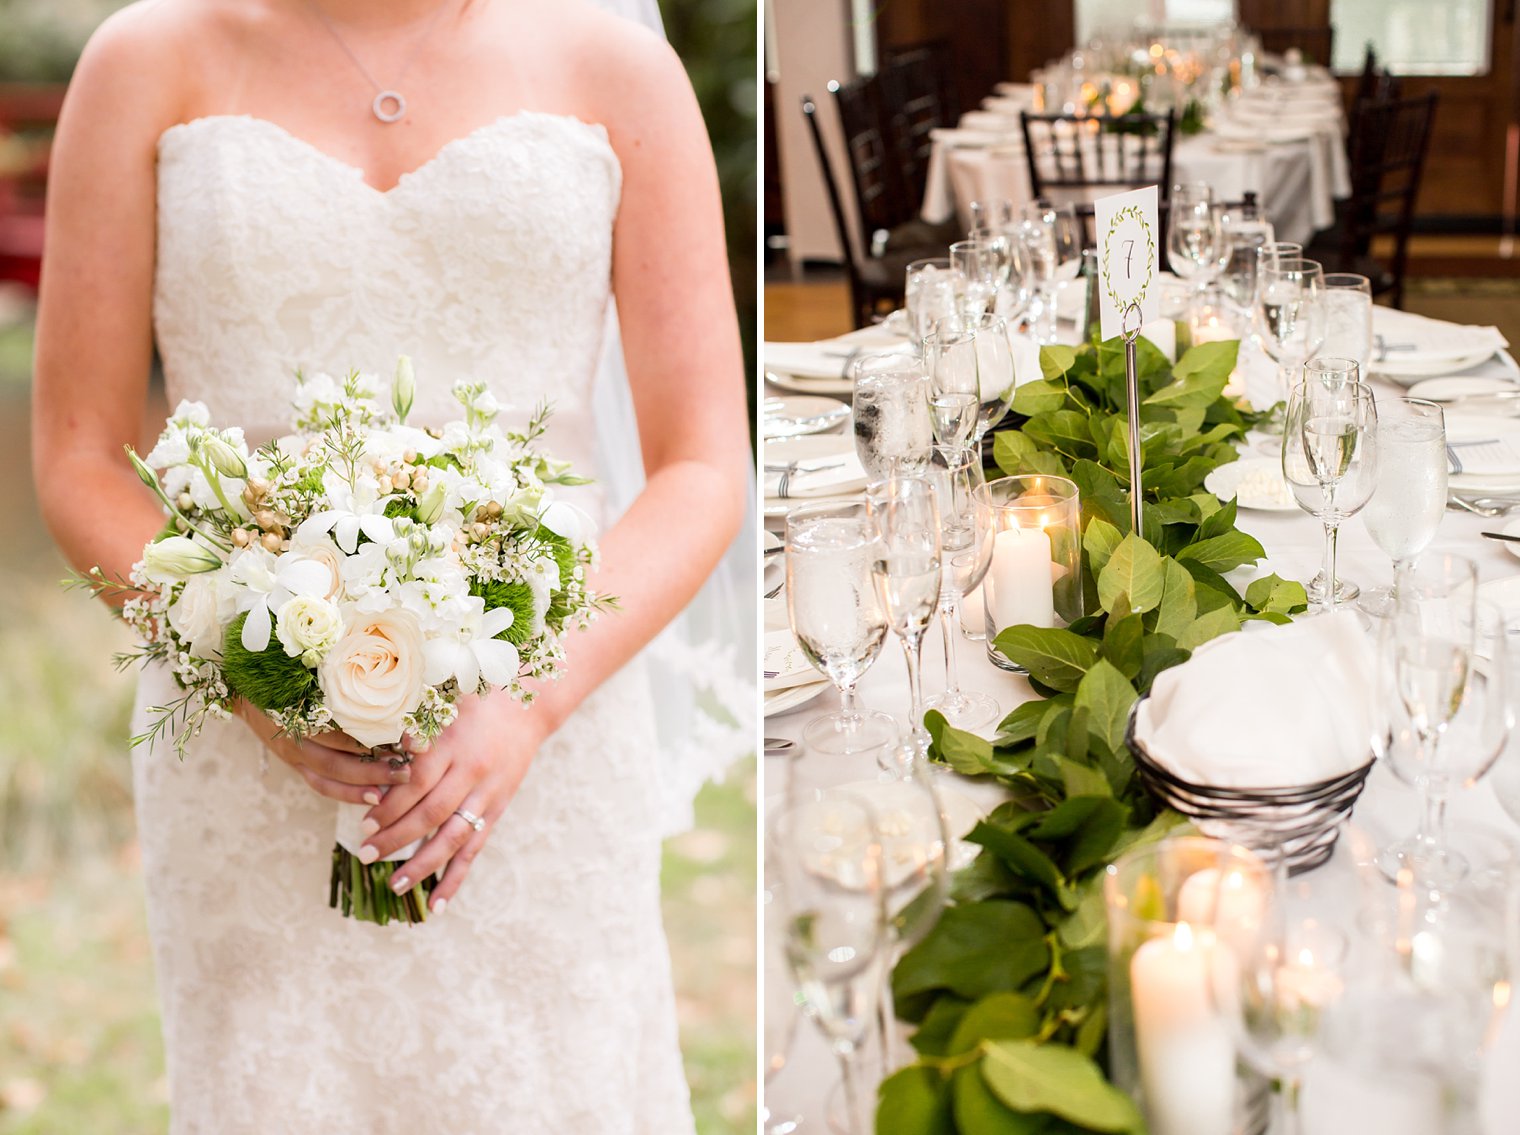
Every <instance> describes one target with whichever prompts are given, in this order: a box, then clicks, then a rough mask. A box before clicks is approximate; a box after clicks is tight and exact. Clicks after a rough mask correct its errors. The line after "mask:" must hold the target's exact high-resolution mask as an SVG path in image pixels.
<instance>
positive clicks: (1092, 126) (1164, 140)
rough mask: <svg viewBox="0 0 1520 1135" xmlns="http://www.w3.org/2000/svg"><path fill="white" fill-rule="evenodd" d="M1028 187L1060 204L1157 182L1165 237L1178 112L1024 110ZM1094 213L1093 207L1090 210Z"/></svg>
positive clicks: (1078, 202) (1021, 117) (1085, 201)
mask: <svg viewBox="0 0 1520 1135" xmlns="http://www.w3.org/2000/svg"><path fill="white" fill-rule="evenodd" d="M1019 122H1020V125H1021V126H1022V128H1023V131H1024V156H1025V159H1026V160H1027V161H1028V163H1029V192H1030V196H1031V197H1034V198H1044V199H1046V200H1049V201H1052V202H1054V203H1055V204H1058V205H1065V204H1075V205H1077V206H1078V207H1079V215H1080V213H1081V206H1082V205H1083V204H1088V205H1089V206H1090V203H1091V201H1092V200H1093V199H1094V198H1095V197H1101V196H1104V195H1106V194H1109V193H1119V192H1122V191H1123V190H1126V189H1139V188H1140V187H1141V186H1145V185H1155V186H1157V187H1158V188H1159V190H1160V218H1159V219H1160V222H1161V235H1160V239H1161V241H1162V243H1163V244H1165V241H1166V215H1167V212H1168V205H1169V202H1170V201H1171V195H1172V142H1173V139H1174V138H1175V136H1176V113H1175V112H1174V111H1168V112H1167V113H1166V114H1126V115H1123V116H1120V117H1117V118H1108V117H1104V116H1101V115H1090V116H1084V115H1073V114H1033V113H1031V112H1029V111H1024V112H1023V113H1022V114H1020V115H1019ZM1087 212H1088V213H1089V215H1090V214H1091V209H1090V207H1089V209H1088V210H1087Z"/></svg>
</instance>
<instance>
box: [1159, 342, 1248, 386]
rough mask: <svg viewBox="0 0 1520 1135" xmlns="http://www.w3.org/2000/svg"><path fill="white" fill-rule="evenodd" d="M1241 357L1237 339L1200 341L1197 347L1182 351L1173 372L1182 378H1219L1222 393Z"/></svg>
mask: <svg viewBox="0 0 1520 1135" xmlns="http://www.w3.org/2000/svg"><path fill="white" fill-rule="evenodd" d="M1239 357H1240V341H1239V340H1237V339H1227V340H1223V341H1221V342H1216V343H1199V344H1198V345H1197V346H1196V347H1189V348H1188V349H1187V350H1186V351H1184V352H1183V353H1182V357H1181V358H1180V359H1178V360H1177V365H1176V366H1175V367H1173V368H1172V374H1173V376H1175V377H1176V378H1181V379H1187V378H1193V377H1195V376H1201V377H1207V378H1210V379H1217V380H1219V389H1220V392H1221V393H1222V392H1223V391H1224V388H1225V387H1226V386H1227V385H1228V384H1229V381H1230V372H1231V371H1233V370H1234V369H1235V363H1236V361H1237V360H1238V359H1239ZM1216 397H1217V396H1216Z"/></svg>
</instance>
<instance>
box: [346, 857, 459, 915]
mask: <svg viewBox="0 0 1520 1135" xmlns="http://www.w3.org/2000/svg"><path fill="white" fill-rule="evenodd" d="M400 862H404V860H402V861H397V860H382V861H380V862H379V863H363V862H360V860H359V857H358V856H357V855H355V854H353V852H351V851H349V850H348V849H347V848H345V847H344V846H343V845H342V844H336V843H335V844H333V866H332V881H331V882H330V883H329V885H328V891H327V904H328V905H329V906H331V907H332V908H333V909H335V910H339V911H342V912H343V915H344V917H346V918H354V919H357V920H358V921H360V922H374V923H377V924H378V925H380V926H385V925H387V924H389V923H391V922H405V923H407V924H409V925H415V924H417V923H419V922H426V921H427V916H428V905H427V900H428V896H430V895H431V894H432V893H433V888H434V887H436V886H437V885H438V876H437V875H429V876H428V877H427V878H426V879H423V880H422V881H421V882H420V883H418V884H417V885H416V886H414V887H413V888H412V889H411V890H409V891H407V893H406V894H404V895H398V894H397V893H396V892H395V891H393V890H391V876H392V875H394V874H395V872H396V868H397V866H399V864H400Z"/></svg>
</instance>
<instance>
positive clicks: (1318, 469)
mask: <svg viewBox="0 0 1520 1135" xmlns="http://www.w3.org/2000/svg"><path fill="white" fill-rule="evenodd" d="M1356 373H1357V371H1356V364H1355V363H1352V362H1350V361H1349V360H1345V359H1321V360H1316V363H1315V365H1314V366H1313V367H1312V368H1310V369H1309V370H1308V373H1307V374H1306V376H1305V378H1304V380H1303V381H1302V382H1300V383H1299V384H1298V385H1297V386H1295V387H1294V388H1293V393H1292V395H1291V396H1290V397H1289V398H1288V410H1287V419H1286V425H1285V427H1284V429H1283V440H1282V469H1283V478H1284V479H1285V480H1286V481H1287V482H1288V485H1289V487H1290V488H1291V489H1292V490H1293V497H1294V499H1295V500H1296V501H1297V502H1298V506H1299V507H1300V508H1302V509H1303V510H1304V511H1305V512H1308V513H1310V514H1311V515H1313V516H1315V517H1317V518H1318V519H1319V520H1320V522H1321V523H1322V524H1323V525H1324V528H1325V562H1324V567H1323V569H1322V570H1321V573H1320V574H1321V576H1322V577H1323V583H1322V585H1321V586H1320V588H1319V589H1318V592H1317V594H1316V593H1315V592H1314V591H1313V590H1312V588H1313V584H1312V582H1311V585H1310V588H1309V589H1308V590H1310V592H1311V594H1310V598H1311V599H1313V600H1314V601H1315V602H1316V604H1317V605H1318V610H1319V611H1321V612H1333V611H1334V610H1335V605H1336V602H1337V600H1338V599H1340V598H1341V595H1340V594H1339V593H1340V592H1342V590H1343V588H1342V587H1341V586H1340V585H1339V581H1338V580H1337V578H1336V574H1335V548H1336V539H1337V536H1338V535H1339V533H1340V526H1341V524H1342V523H1344V522H1345V521H1346V520H1347V519H1348V518H1350V517H1352V516H1354V515H1356V513H1357V512H1358V511H1360V509H1361V508H1362V506H1363V505H1365V504H1366V503H1367V500H1368V498H1369V497H1371V496H1372V490H1373V488H1374V487H1375V486H1376V484H1377V469H1378V445H1377V443H1378V435H1377V403H1376V401H1375V400H1374V398H1373V394H1372V388H1371V387H1370V386H1368V385H1366V384H1365V383H1362V382H1358V381H1356ZM1353 595H1354V592H1353Z"/></svg>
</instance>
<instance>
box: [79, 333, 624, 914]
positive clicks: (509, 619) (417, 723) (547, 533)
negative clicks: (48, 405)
mask: <svg viewBox="0 0 1520 1135" xmlns="http://www.w3.org/2000/svg"><path fill="white" fill-rule="evenodd" d="M413 390H414V379H413V375H412V368H411V364H410V362H409V361H408V360H407V359H405V358H402V359H401V361H400V363H399V365H398V367H397V371H396V376H395V379H394V381H393V383H392V384H391V389H390V391H389V394H390V397H389V400H388V404H387V401H386V400H385V399H384V397H383V395H382V393H381V383H380V382H379V381H378V380H377V379H375V378H374V377H373V376H370V375H366V374H360V373H357V372H355V373H351V374H349V375H348V376H347V377H346V378H344V379H342V380H337V379H334V378H331V377H329V376H327V375H315V376H312V377H310V378H304V379H302V381H301V382H300V385H299V387H298V389H297V393H296V397H295V421H294V425H295V432H294V433H293V434H291V435H289V436H286V437H282V438H279V439H278V440H276V441H273V442H271V443H269V444H268V445H265V446H263V447H262V448H259V449H257V450H254V451H250V450H249V448H248V446H247V444H246V443H245V442H244V440H243V435H242V431H241V430H240V429H237V428H230V429H218V428H215V427H213V426H212V425H211V424H210V422H209V415H208V413H207V410H206V408H205V406H204V405H201V404H200V403H195V402H182V403H181V404H180V405H179V406H178V408H177V409H176V410H175V412H174V415H173V417H171V418H170V419H169V421H168V423H167V424H166V426H165V428H164V432H163V434H162V435H161V436H160V438H159V440H158V444H157V445H156V446H155V447H154V449H153V451H152V452H151V453H149V454H148V455H147V457H146V458H140V457H139V456H138V455H137V454H136V453H134V452H132V451H131V450H130V449H129V450H128V456H129V458H130V459H131V461H132V464H133V466H134V468H135V469H136V470H137V473H138V475H139V476H140V477H141V478H142V480H143V482H144V483H145V484H146V485H147V486H148V487H149V488H150V489H152V490H153V492H154V493H155V494H156V495H157V496H158V498H159V500H160V501H161V502H162V504H163V506H164V508H165V510H166V512H167V514H168V523H167V524H166V526H165V527H164V530H163V531H162V532H161V533H160V534H159V535H158V536H157V537H156V538H155V539H154V540H153V541H152V542H151V543H150V544H148V546H147V548H146V549H145V550H144V552H143V558H142V561H141V562H139V563H138V564H137V565H135V567H134V568H133V571H132V575H131V581H130V583H131V589H132V590H133V591H134V592H136V593H137V594H134V596H133V597H132V598H130V599H128V600H127V602H126V603H125V606H124V608H123V616H124V617H125V619H126V620H127V622H128V623H129V624H130V625H131V626H132V627H133V629H134V630H135V631H136V632H137V633H138V636H139V637H140V639H141V645H140V646H139V647H138V648H137V649H136V650H135V651H134V652H132V653H131V654H129V655H128V656H127V658H128V659H129V660H134V661H140V662H143V663H146V662H160V663H163V664H166V665H167V666H169V667H170V668H171V670H172V671H173V674H174V676H175V678H176V680H177V681H178V684H179V687H180V689H181V690H182V691H183V694H182V696H181V697H180V698H178V699H177V700H175V701H173V702H172V703H170V704H168V705H164V706H159V707H155V709H154V710H153V712H154V713H155V714H156V717H155V719H154V721H153V723H152V725H151V726H150V728H149V729H148V730H147V731H146V732H145V733H143V734H142V735H141V736H139V737H135V738H133V743H134V744H137V743H140V742H143V741H150V742H151V741H152V740H154V739H156V738H157V737H158V736H160V735H161V734H163V733H165V732H166V731H167V732H170V733H172V734H173V735H174V739H175V747H176V749H177V750H178V752H179V754H180V756H181V757H183V756H184V755H185V747H186V745H187V743H188V742H189V741H190V739H191V738H193V737H194V736H195V735H196V734H197V733H198V732H199V731H200V729H201V727H202V726H203V725H204V723H205V722H206V721H207V720H208V719H211V718H224V717H227V716H228V715H229V714H230V713H231V712H232V710H233V708H234V706H235V704H236V702H237V699H239V698H243V699H245V700H247V701H248V702H250V703H252V704H253V705H255V706H257V707H258V708H259V709H261V710H263V711H264V712H265V713H267V714H268V715H269V716H270V717H271V718H272V719H273V720H274V721H275V722H276V723H277V724H278V725H279V726H280V728H281V729H282V730H283V731H284V733H286V734H287V735H289V736H291V737H294V738H301V737H306V736H309V735H311V734H315V733H320V732H323V731H326V730H333V729H339V730H342V731H343V732H345V733H346V734H348V736H350V737H352V738H353V739H354V740H355V741H357V742H359V744H361V745H364V746H367V747H369V748H370V758H369V759H387V760H390V761H393V762H404V761H405V760H406V759H407V758H406V756H405V754H403V753H402V752H401V750H400V747H399V743H400V741H401V740H402V737H403V735H410V736H412V737H415V738H418V739H424V740H426V739H431V738H433V737H436V736H437V735H438V734H439V733H441V732H442V731H443V730H444V729H445V728H447V727H448V725H449V724H450V722H452V721H453V720H454V718H455V716H456V714H457V709H456V704H457V702H458V700H459V698H460V697H462V696H464V695H467V694H477V693H486V692H488V691H490V690H493V689H499V690H504V691H506V692H507V693H508V694H510V695H511V696H512V697H515V698H517V699H519V700H520V701H522V702H524V703H526V702H528V701H530V700H531V698H532V693H531V691H530V690H528V689H527V688H526V687H524V686H523V684H522V681H523V679H525V678H544V677H550V676H553V675H554V674H555V672H556V671H557V670H558V668H559V667H560V665H561V663H562V662H563V659H564V645H563V641H562V636H563V634H564V632H565V631H566V630H567V629H569V628H571V627H574V626H580V625H584V624H585V623H587V622H589V621H590V620H591V618H592V617H593V616H594V614H595V613H596V612H597V611H598V610H599V609H601V608H602V607H604V606H608V605H610V603H611V601H610V600H608V599H606V598H605V597H599V596H596V595H594V594H592V593H591V592H590V591H588V590H587V588H586V583H585V575H586V569H587V567H588V566H590V565H591V564H592V563H593V562H594V559H595V556H596V550H595V546H594V545H593V543H592V541H591V535H592V533H591V523H590V520H589V518H588V517H586V516H585V514H583V513H581V512H580V511H579V510H577V509H576V508H574V507H573V506H571V505H569V504H566V503H564V502H561V501H555V500H553V498H552V494H551V489H550V486H551V485H570V484H583V483H585V482H584V481H583V480H582V479H581V478H578V477H575V476H574V475H573V474H572V473H571V472H570V469H569V466H568V465H567V464H565V463H563V462H556V461H552V460H550V459H548V458H546V457H544V456H543V455H541V454H539V453H538V452H537V451H536V450H535V448H534V443H535V442H536V441H537V440H538V439H539V438H540V437H541V435H542V433H543V429H544V422H545V420H546V418H547V416H548V410H547V408H541V409H540V410H539V411H538V412H537V413H536V414H535V415H534V416H533V419H532V420H531V421H530V422H529V424H528V425H527V427H526V428H525V429H524V430H523V431H522V432H519V433H512V432H505V433H504V432H503V431H502V430H501V429H500V428H499V427H497V426H496V425H495V424H493V420H494V419H495V417H496V415H497V411H498V407H497V404H496V400H495V399H494V398H493V397H492V396H491V394H490V393H489V392H488V391H487V390H486V388H485V386H484V385H483V384H478V383H476V384H471V383H461V384H459V385H456V386H455V388H454V396H455V398H456V399H457V400H458V401H459V403H460V405H461V406H462V407H463V418H462V419H461V420H458V421H452V422H449V423H448V424H447V425H445V426H443V427H442V428H441V429H419V428H416V427H414V426H409V425H407V424H406V419H407V414H408V411H409V410H410V409H411V403H412V397H413ZM89 582H90V584H91V586H93V587H95V588H96V589H104V588H107V587H111V586H118V585H113V584H111V583H108V582H107V581H106V580H105V579H104V577H103V576H102V574H101V573H100V571H99V569H96V571H95V572H93V573H91V576H90V579H89ZM339 807H340V815H339V825H338V826H339V842H338V845H337V846H336V847H335V848H334V850H333V873H332V887H331V903H332V905H333V906H335V907H340V908H341V909H342V911H343V913H344V914H346V915H350V916H352V917H354V918H359V919H363V920H366V921H373V922H378V923H381V924H384V923H386V922H388V921H390V920H391V919H392V918H399V919H403V920H405V921H408V922H419V921H422V920H423V919H424V918H425V917H426V910H427V906H426V901H427V899H426V896H427V894H428V893H430V892H431V890H432V886H433V884H434V882H435V880H432V879H429V880H428V881H427V882H426V883H424V884H422V885H419V886H418V887H417V888H415V889H414V890H413V891H412V892H410V893H409V894H408V895H405V896H397V895H394V894H392V893H391V891H390V888H389V887H388V886H387V883H388V880H389V878H390V875H391V873H392V870H393V867H394V863H395V860H397V859H405V858H407V857H408V856H409V855H410V854H411V851H412V849H406V850H404V851H403V852H400V853H398V854H397V855H396V856H395V857H393V858H392V860H391V861H388V862H379V863H374V864H369V865H366V864H363V863H361V862H360V861H359V859H358V856H357V855H356V854H355V852H356V850H357V847H358V843H359V839H358V834H357V833H358V823H359V818H360V817H362V815H363V812H364V808H363V806H356V805H346V804H345V805H340V806H339Z"/></svg>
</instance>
